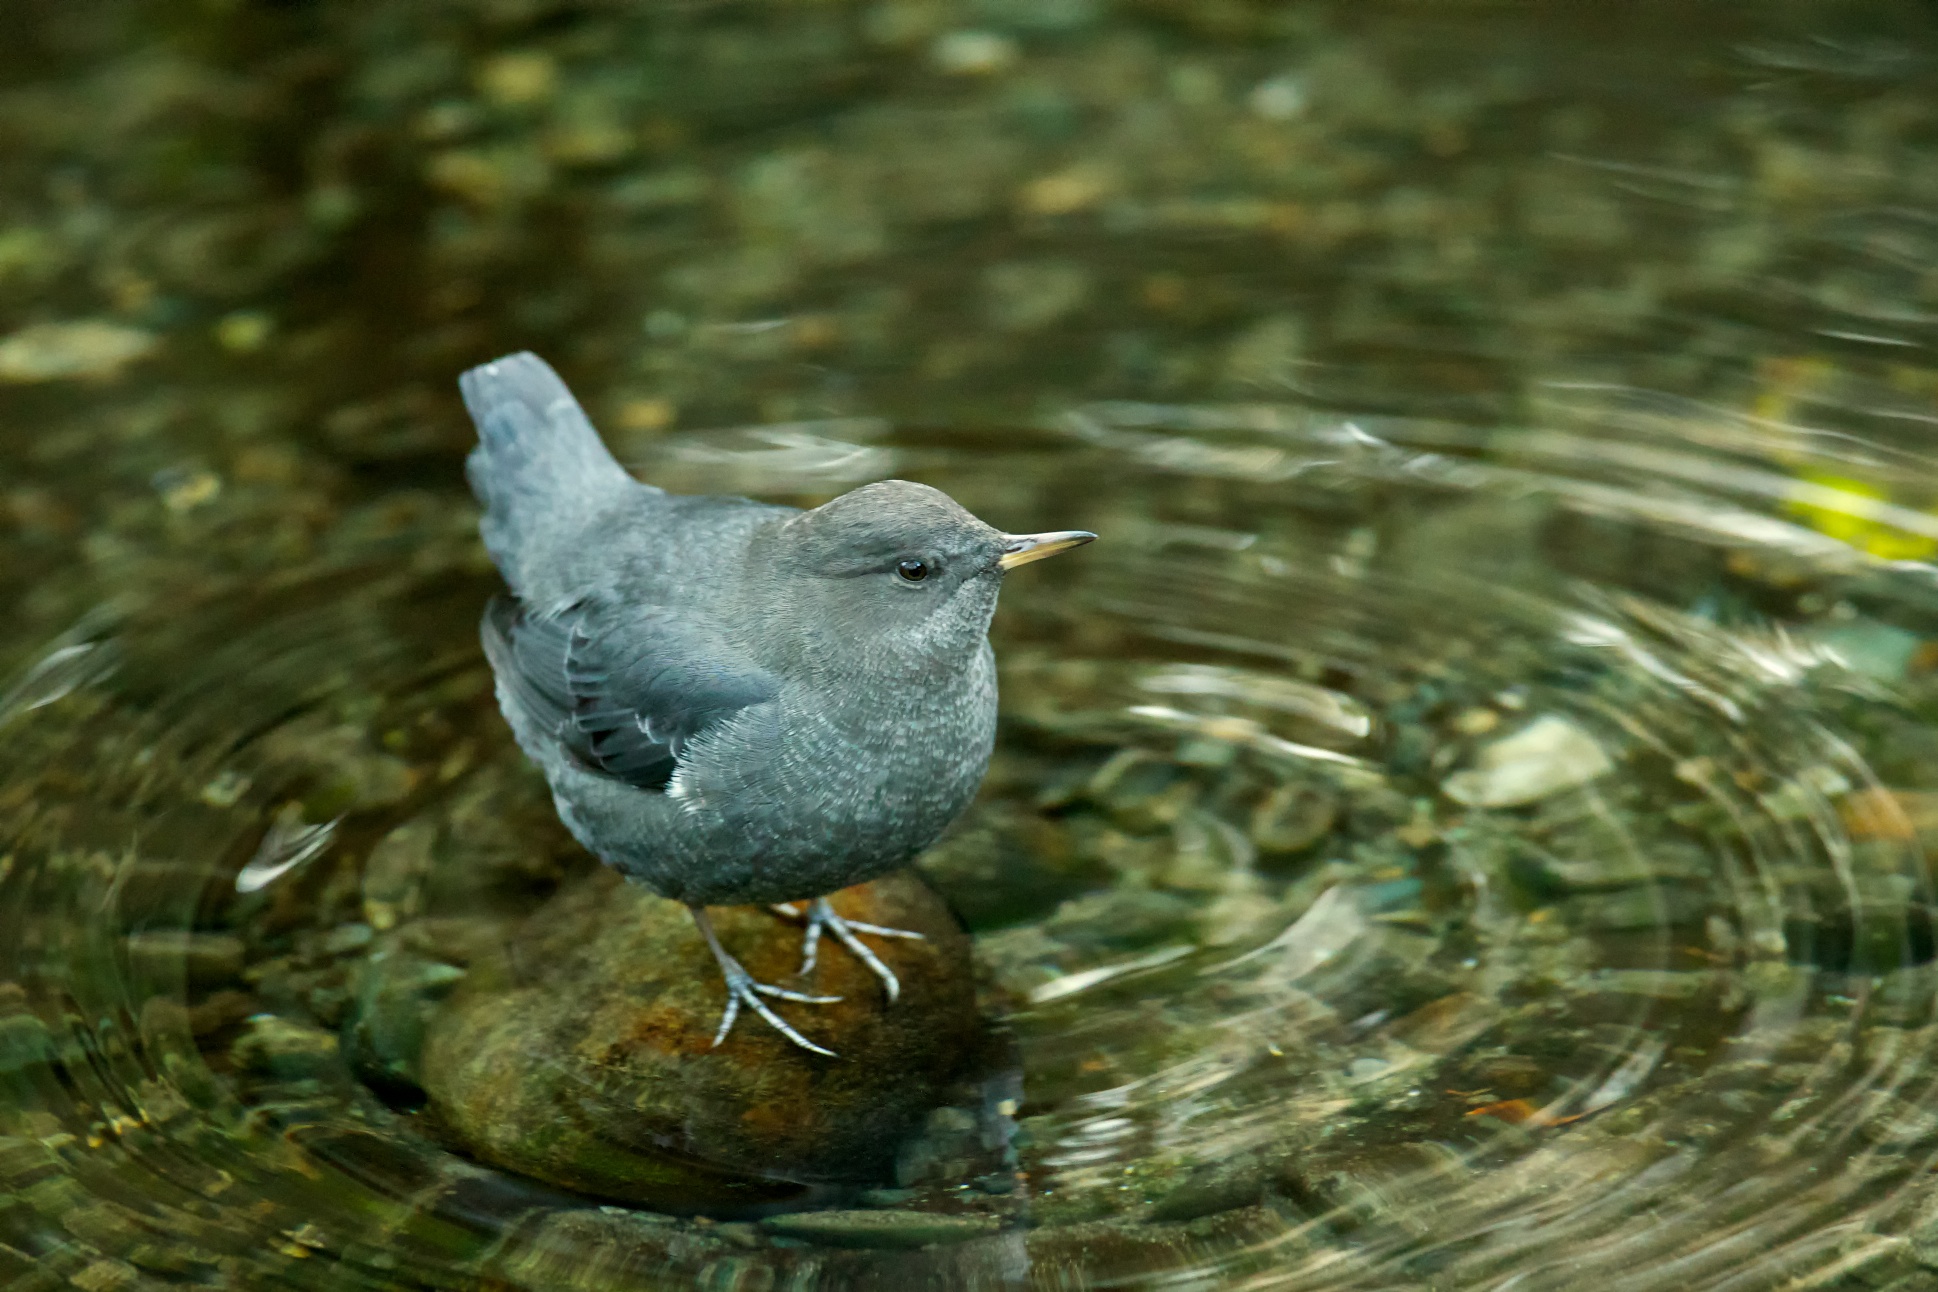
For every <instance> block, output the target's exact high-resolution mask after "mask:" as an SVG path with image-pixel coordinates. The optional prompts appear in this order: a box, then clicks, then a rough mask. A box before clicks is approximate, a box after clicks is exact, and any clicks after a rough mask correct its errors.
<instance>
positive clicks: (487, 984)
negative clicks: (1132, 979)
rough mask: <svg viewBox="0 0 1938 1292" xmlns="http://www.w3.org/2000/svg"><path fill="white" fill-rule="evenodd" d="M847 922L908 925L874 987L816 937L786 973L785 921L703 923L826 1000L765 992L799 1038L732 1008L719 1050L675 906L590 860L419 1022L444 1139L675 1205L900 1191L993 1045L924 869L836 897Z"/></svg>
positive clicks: (571, 1182)
mask: <svg viewBox="0 0 1938 1292" xmlns="http://www.w3.org/2000/svg"><path fill="white" fill-rule="evenodd" d="M834 903H835V906H836V909H837V910H839V911H841V912H842V913H843V914H845V915H847V916H848V917H850V918H853V919H860V920H864V921H866V922H869V923H876V924H883V925H885V926H888V927H891V928H906V929H909V930H912V931H916V932H920V933H922V934H923V935H924V936H923V940H922V941H920V942H915V941H910V940H900V939H898V940H896V941H895V942H894V943H892V944H890V945H889V946H888V947H887V948H886V949H885V950H884V951H883V953H882V954H883V955H884V956H885V958H886V959H887V961H888V962H889V963H890V965H891V966H892V967H893V968H894V969H895V971H896V973H897V975H898V976H899V977H900V979H901V983H902V994H901V997H900V999H899V1000H898V1001H896V1002H895V1003H894V1004H892V1005H890V1004H887V1003H886V1002H885V1001H884V999H883V995H882V991H881V987H880V984H879V982H878V981H877V980H876V979H875V977H874V976H873V975H872V974H871V973H870V972H869V971H868V970H867V969H866V968H865V967H864V966H862V965H861V964H860V962H859V961H857V960H855V959H854V958H853V957H851V956H849V955H848V954H847V952H846V950H845V949H844V948H842V947H840V946H839V945H833V944H824V946H823V948H822V950H821V953H820V963H819V964H818V965H817V967H816V969H815V971H814V973H813V975H812V977H811V978H810V979H808V980H797V979H796V978H795V977H794V971H795V970H796V969H797V968H798V966H799V962H800V941H801V939H800V933H799V928H798V926H796V925H793V924H790V923H789V922H787V921H785V920H783V919H780V918H778V917H777V916H775V915H773V914H770V913H768V912H766V911H765V910H762V909H758V908H739V907H732V908H722V909H721V910H720V911H719V912H718V913H717V915H716V917H715V927H716V930H717V931H718V932H719V934H720V936H721V938H722V940H723V942H724V943H725V945H726V946H728V947H729V948H732V949H733V950H734V951H735V954H736V955H737V956H738V957H739V958H740V960H741V962H742V963H743V964H744V965H745V966H746V967H747V968H748V970H749V972H751V973H753V974H754V975H755V977H756V978H757V979H758V980H760V981H763V982H772V983H775V984H777V985H785V986H794V987H795V988H796V989H803V988H811V990H813V991H814V992H816V993H819V994H825V995H837V996H840V997H842V999H841V1000H840V1001H839V1002H836V1003H834V1004H828V1005H799V1004H792V1003H789V1002H777V1006H778V1009H779V1011H780V1012H782V1013H783V1014H784V1015H785V1016H786V1017H788V1018H789V1020H790V1021H791V1022H793V1023H794V1024H795V1026H796V1027H798V1028H799V1029H800V1030H801V1031H802V1033H803V1034H804V1035H806V1036H808V1037H809V1038H810V1039H812V1040H814V1041H815V1042H816V1043H817V1044H821V1045H824V1046H826V1047H828V1048H830V1049H833V1050H835V1051H836V1052H837V1054H838V1056H839V1057H838V1058H835V1059H828V1058H824V1057H822V1056H819V1055H815V1054H811V1053H809V1052H807V1051H805V1050H803V1049H801V1048H800V1047H798V1046H796V1045H794V1044H792V1043H791V1042H789V1041H788V1040H786V1039H785V1038H784V1037H782V1036H780V1035H779V1034H778V1033H777V1032H775V1031H774V1030H773V1029H771V1028H769V1027H767V1026H766V1024H765V1023H763V1022H762V1021H761V1020H760V1019H758V1018H755V1017H751V1016H750V1015H749V1014H748V1012H747V1011H744V1010H743V1011H742V1014H741V1017H740V1020H739V1021H738V1022H737V1023H736V1024H735V1027H734V1029H733V1031H732V1032H731V1033H730V1034H729V1035H728V1037H727V1038H726V1039H725V1040H724V1041H723V1042H722V1043H721V1044H720V1045H719V1047H718V1048H715V1047H714V1046H713V1037H714V1033H715V1028H716V1026H717V1024H718V1021H719V1017H720V1010H721V1006H722V1003H723V1001H724V996H723V993H722V990H721V987H720V981H719V971H718V969H717V968H716V966H715V963H714V960H713V957H712V955H711V953H710V952H708V951H707V949H706V946H705V944H704V943H703V942H702V941H701V940H700V937H699V934H698V932H697V930H695V928H694V927H693V922H692V920H691V918H690V917H689V916H688V915H687V912H686V909H685V908H684V907H682V906H680V905H679V904H678V903H675V902H668V901H666V900H665V899H663V898H659V897H655V896H654V895H652V894H651V893H649V892H647V891H645V890H643V889H640V888H637V887H635V886H632V885H628V884H625V883H623V882H622V881H620V880H619V878H618V877H617V876H616V875H613V874H610V873H609V872H604V871H599V872H595V873H593V874H591V875H588V876H586V877H584V878H582V879H580V880H577V881H575V882H573V883H572V884H571V885H569V886H568V887H567V888H565V889H563V890H562V891H561V892H560V893H559V894H558V895H557V896H555V897H554V898H552V900H551V901H550V902H548V903H547V904H546V906H545V907H544V909H542V910H540V911H539V912H537V913H536V914H534V915H533V916H532V918H531V919H530V920H529V921H528V922H527V923H526V924H524V925H523V926H522V927H521V928H519V929H518V930H517V931H516V932H515V933H513V934H512V935H511V936H510V937H509V938H508V940H507V941H506V943H505V944H504V946H503V948H502V950H501V951H500V952H499V953H497V954H494V955H492V956H491V957H489V958H488V959H485V960H480V961H474V962H473V963H472V965H471V968H470V971H469V973H468V974H467V975H466V977H465V980H464V984H463V986H462V987H460V988H459V989H458V990H457V991H456V992H455V993H454V994H453V995H452V996H451V997H450V998H449V999H448V1000H447V1001H446V1002H445V1003H444V1004H443V1005H442V1006H441V1007H440V1008H439V1009H437V1010H436V1012H435V1013H434V1014H433V1015H432V1016H431V1018H430V1020H429V1022H428V1025H427V1032H426V1036H425V1041H424V1055H423V1060H422V1083H423V1086H424V1089H425V1091H426V1092H427V1094H428V1096H429V1100H430V1107H431V1109H432V1111H433V1113H434V1114H435V1116H436V1117H437V1119H438V1122H439V1124H440V1125H441V1126H442V1127H443V1128H445V1130H446V1131H447V1132H448V1134H449V1136H450V1137H451V1139H452V1140H453V1142H454V1143H456V1144H457V1145H459V1146H461V1147H463V1148H465V1149H466V1150H468V1151H470V1152H471V1153H473V1154H474V1155H476V1156H477V1157H479V1158H482V1159H484V1160H486V1161H490V1162H495V1163H497V1164H498V1165H501V1166H505V1167H509V1168H511V1169H513V1170H517V1171H521V1172H523V1173H525V1174H528V1175H532V1176H536V1177H538V1178H540V1179H546V1180H550V1181H552V1182H554V1183H557V1184H562V1185H566V1186H568V1187H571V1188H575V1189H578V1190H581V1191H583V1192H586V1193H592V1194H601V1195H605V1196H608V1197H615V1198H623V1199H627V1200H630V1201H636V1202H645V1203H648V1204H656V1205H660V1206H672V1207H675V1208H679V1209H694V1208H706V1207H709V1206H732V1205H734V1204H736V1203H751V1202H759V1201H765V1200H769V1199H786V1198H790V1197H795V1196H798V1195H800V1194H801V1193H802V1192H803V1190H802V1189H800V1188H798V1187H794V1186H799V1185H811V1184H815V1183H826V1182H882V1181H892V1180H893V1178H894V1172H895V1166H896V1161H897V1156H898V1153H899V1152H900V1151H901V1150H902V1148H903V1146H904V1143H905V1141H907V1140H909V1139H910V1138H911V1136H912V1134H913V1133H914V1132H915V1131H916V1130H917V1129H918V1128H919V1126H920V1124H921V1122H922V1120H923V1118H924V1117H925V1115H927V1114H928V1113H929V1111H930V1110H931V1109H932V1108H933V1107H935V1106H936V1105H937V1104H939V1103H941V1102H943V1101H944V1098H945V1096H946V1095H948V1094H949V1093H951V1092H952V1091H953V1089H954V1088H955V1085H956V1083H958V1082H962V1081H965V1080H967V1079H969V1078H971V1077H973V1076H976V1075H978V1074H977V1073H976V1072H975V1071H974V1068H975V1066H976V1065H977V1064H978V1063H979V1062H982V1061H983V1060H984V1059H985V1056H986V1054H987V1053H988V1052H989V1051H990V1050H991V1049H993V1047H992V1045H991V1044H990V1039H989V1038H988V1036H987V1035H986V1034H985V1025H984V1023H983V1020H982V1018H981V1016H980V1015H979V1014H978V1012H977V1004H976V972H975V967H974V965H973V964H972V962H971V960H970V957H969V954H968V940H967V938H966V937H965V936H964V935H963V934H962V933H961V932H960V931H958V929H957V927H956V925H955V921H954V918H953V917H952V916H951V915H950V914H949V913H948V911H947V910H946V909H945V908H944V907H943V906H942V904H941V903H940V902H939V901H938V900H937V899H936V898H935V897H934V895H933V894H932V893H930V892H929V891H928V890H927V889H926V888H925V887H924V886H923V885H922V884H921V882H920V881H919V880H917V879H915V878H914V877H913V876H909V875H906V874H904V875H896V876H891V877H889V878H885V879H882V880H877V881H875V882H874V883H872V884H868V885H864V886H861V887H859V888H854V889H848V890H844V891H843V892H842V893H841V894H839V895H837V896H836V897H835V898H834Z"/></svg>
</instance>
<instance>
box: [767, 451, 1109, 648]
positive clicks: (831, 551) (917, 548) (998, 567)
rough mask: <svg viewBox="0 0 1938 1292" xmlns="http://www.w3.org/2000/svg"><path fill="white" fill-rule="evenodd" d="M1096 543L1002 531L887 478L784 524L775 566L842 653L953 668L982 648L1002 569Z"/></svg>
mask: <svg viewBox="0 0 1938 1292" xmlns="http://www.w3.org/2000/svg"><path fill="white" fill-rule="evenodd" d="M1095 537H1096V535H1095V534H1091V533H1086V532H1084V531H1082V530H1065V531H1060V532H1056V533H1049V534H1005V533H1003V532H1002V531H1000V530H998V529H994V528H992V527H991V526H989V525H986V524H984V523H983V522H982V521H980V520H978V519H977V518H976V517H974V516H972V515H970V514H969V512H968V511H966V510H964V509H963V508H962V506H961V505H960V504H958V503H957V502H956V501H955V499H953V498H951V497H949V495H947V494H945V493H943V492H942V491H941V490H939V489H931V488H930V487H929V486H927V485H920V484H913V483H911V482H909V481H907V480H884V481H881V482H879V483H877V484H870V485H863V486H862V487H861V488H859V489H856V490H853V491H851V492H849V493H845V494H842V495H841V496H840V497H839V498H836V499H834V500H833V501H831V502H827V503H824V504H822V505H821V506H819V507H816V508H815V509H814V510H813V511H808V512H803V513H801V514H800V515H799V516H796V517H794V518H793V519H791V520H789V521H788V522H787V523H786V524H785V525H784V526H782V527H781V530H780V533H779V535H778V540H779V550H780V566H781V568H782V569H783V571H784V572H785V578H786V580H787V583H788V585H789V586H790V588H791V589H792V590H793V591H794V593H795V594H796V595H798V596H799V597H800V598H801V600H802V605H801V606H800V607H799V609H800V610H802V611H809V609H810V607H812V610H811V613H812V615H813V617H814V619H815V620H817V621H818V622H819V623H820V624H821V625H823V626H824V627H825V629H827V630H828V631H830V632H831V633H832V638H831V640H832V641H833V642H835V643H839V644H840V645H841V648H842V653H843V654H849V653H858V654H862V655H867V656H870V657H872V658H873V659H874V660H876V661H878V662H879V664H880V665H881V666H882V667H885V668H896V667H910V666H912V667H930V666H934V667H948V666H951V665H958V666H959V665H960V664H963V663H966V662H967V661H968V660H969V659H970V658H971V656H972V655H973V654H974V653H975V652H976V651H977V650H978V649H979V648H980V647H981V644H982V642H983V640H984V639H985V637H986V636H987V634H988V632H989V619H990V616H991V615H992V614H994V613H995V609H996V593H997V592H998V590H999V589H1000V588H1001V587H1002V581H1003V574H1004V572H1005V571H1006V570H1010V569H1014V568H1015V567H1016V566H1018V565H1023V564H1027V563H1028V562H1030V561H1035V560H1040V559H1041V558H1043V557H1045V556H1053V555H1055V554H1056V553H1058V552H1062V551H1066V550H1068V549H1069V548H1072V547H1076V546H1078V545H1079V544H1082V543H1088V542H1089V541H1090V540H1091V539H1093V538H1095Z"/></svg>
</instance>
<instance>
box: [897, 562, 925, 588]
mask: <svg viewBox="0 0 1938 1292" xmlns="http://www.w3.org/2000/svg"><path fill="white" fill-rule="evenodd" d="M895 573H897V574H899V575H901V576H902V577H903V578H904V579H906V580H907V581H908V582H910V583H920V582H921V581H922V580H924V579H926V578H928V577H929V563H928V562H927V561H903V562H901V563H900V564H899V565H897V566H896V567H895Z"/></svg>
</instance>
